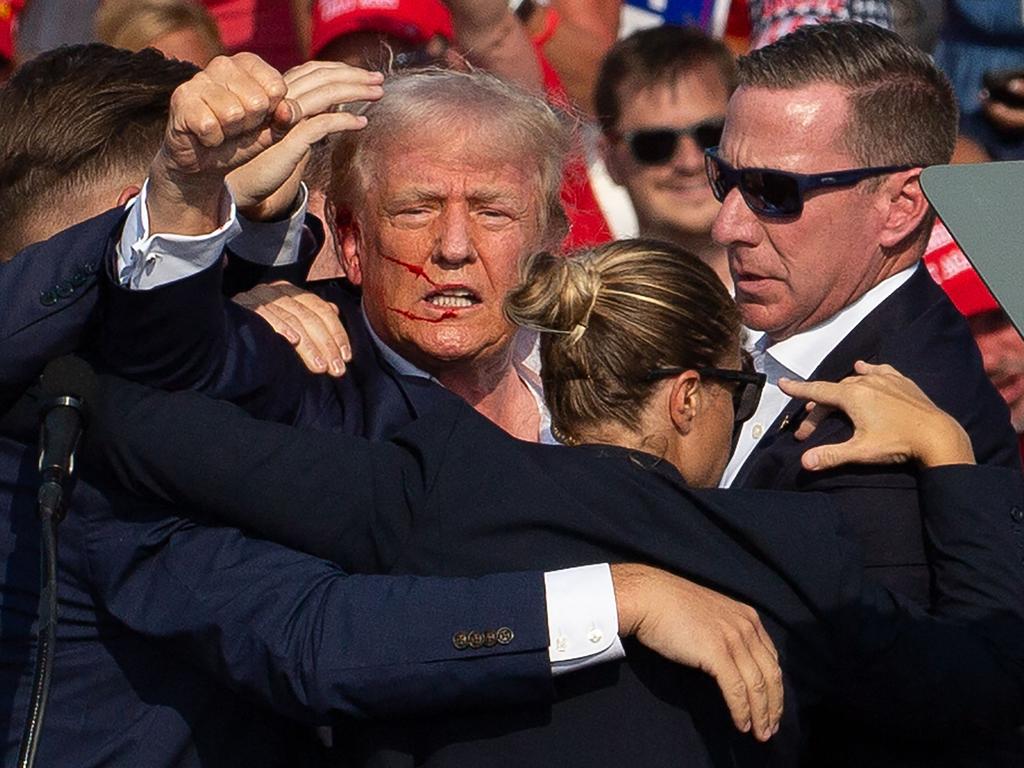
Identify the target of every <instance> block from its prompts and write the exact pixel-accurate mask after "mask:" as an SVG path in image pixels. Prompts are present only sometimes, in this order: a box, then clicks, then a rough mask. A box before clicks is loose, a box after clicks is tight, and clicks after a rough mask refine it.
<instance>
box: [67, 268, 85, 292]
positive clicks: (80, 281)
mask: <svg viewBox="0 0 1024 768" xmlns="http://www.w3.org/2000/svg"><path fill="white" fill-rule="evenodd" d="M88 279H89V275H87V274H86V273H85V272H82V271H81V270H78V271H77V272H75V274H73V275H72V276H71V285H72V286H74V287H75V288H81V287H82V286H83V285H85V283H86V281H87V280H88Z"/></svg>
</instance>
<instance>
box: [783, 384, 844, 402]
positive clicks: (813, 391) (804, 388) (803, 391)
mask: <svg viewBox="0 0 1024 768" xmlns="http://www.w3.org/2000/svg"><path fill="white" fill-rule="evenodd" d="M779 389H781V390H782V391H783V392H785V393H786V394H787V395H789V396H790V397H792V398H794V399H796V400H812V401H814V402H815V403H818V404H819V405H820V404H822V403H824V404H826V405H839V404H840V403H841V402H842V394H841V393H842V386H841V385H840V384H836V383H835V382H833V381H796V380H794V379H786V378H781V379H779Z"/></svg>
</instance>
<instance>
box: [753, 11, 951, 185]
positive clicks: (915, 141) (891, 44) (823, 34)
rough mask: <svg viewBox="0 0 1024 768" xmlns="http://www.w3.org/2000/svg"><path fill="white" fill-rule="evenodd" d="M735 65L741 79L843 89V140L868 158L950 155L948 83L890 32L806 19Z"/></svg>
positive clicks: (923, 159)
mask: <svg viewBox="0 0 1024 768" xmlns="http://www.w3.org/2000/svg"><path fill="white" fill-rule="evenodd" d="M738 69H739V84H740V86H741V87H750V88H767V89H779V90H791V89H796V88H803V87H805V86H808V85H813V84H815V83H831V84H834V85H838V86H840V87H842V88H844V89H846V91H847V92H848V94H849V95H848V100H849V106H850V120H849V123H848V125H847V126H846V130H845V132H844V136H843V141H844V143H845V145H846V148H847V150H848V151H849V152H850V154H851V155H852V156H853V157H855V158H856V159H857V160H858V161H859V162H861V163H863V164H864V165H865V166H872V165H922V166H923V165H938V164H942V163H948V162H949V160H950V158H951V157H952V156H953V146H954V144H955V143H956V134H957V107H956V99H955V97H954V95H953V88H952V86H950V84H949V80H947V79H946V77H945V75H943V74H942V72H940V71H939V69H938V68H937V67H936V66H935V64H934V63H933V62H932V60H931V58H930V57H929V56H928V55H927V54H925V53H924V52H922V51H921V50H919V49H918V48H916V47H915V46H913V45H911V44H910V43H908V42H906V41H905V40H903V38H901V37H900V36H899V35H897V34H896V33H895V32H890V31H889V30H886V29H883V28H881V27H877V26H874V25H872V24H863V23H859V22H846V21H844V22H833V23H829V24H821V25H811V26H803V27H800V28H799V29H797V30H796V31H794V32H792V33H790V34H789V35H786V36H785V37H783V38H781V39H780V40H778V41H777V42H775V43H773V44H772V45H769V46H766V47H765V48H761V49H759V50H756V51H753V52H752V53H749V54H747V55H746V56H741V57H740V59H739V62H738Z"/></svg>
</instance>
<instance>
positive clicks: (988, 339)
mask: <svg viewBox="0 0 1024 768" xmlns="http://www.w3.org/2000/svg"><path fill="white" fill-rule="evenodd" d="M924 263H925V266H927V267H928V271H929V272H930V273H931V276H932V279H933V280H935V282H936V283H938V284H939V285H940V286H941V287H942V289H943V290H944V291H945V292H946V295H947V296H949V298H950V300H952V302H953V304H955V305H956V308H957V309H958V310H960V313H961V314H962V315H963V316H964V317H966V318H967V322H968V324H969V325H970V326H971V333H972V334H973V335H974V340H975V341H976V342H977V343H978V349H979V350H981V357H982V360H983V361H984V363H985V372H986V373H987V374H988V376H989V378H990V379H992V383H993V384H995V386H996V389H998V390H999V394H1000V395H1002V396H1003V399H1004V400H1005V401H1006V404H1007V405H1008V406H1009V408H1010V419H1011V421H1012V422H1013V428H1014V430H1015V431H1016V432H1017V434H1018V436H1020V441H1021V442H1020V445H1021V455H1022V456H1024V339H1022V338H1021V336H1020V333H1018V332H1017V329H1016V328H1014V326H1013V323H1011V322H1010V318H1009V317H1008V316H1007V314H1006V312H1004V311H1003V308H1002V307H1001V306H1000V305H999V302H998V301H996V298H995V296H993V295H992V293H991V292H990V291H989V289H988V288H986V287H985V283H983V282H982V280H981V278H980V277H979V276H978V273H977V272H975V271H974V268H973V267H972V266H971V264H970V262H969V261H968V260H967V257H966V256H964V252H963V251H962V250H960V246H958V245H957V244H956V241H955V240H953V238H952V236H951V235H950V234H949V230H947V229H946V227H945V225H944V224H943V223H942V222H941V221H936V222H935V227H934V228H933V229H932V236H931V240H929V241H928V250H927V252H926V253H925V257H924Z"/></svg>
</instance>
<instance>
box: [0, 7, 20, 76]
mask: <svg viewBox="0 0 1024 768" xmlns="http://www.w3.org/2000/svg"><path fill="white" fill-rule="evenodd" d="M24 4H25V3H24V0H0V59H7V60H9V61H10V60H13V59H14V22H15V20H16V19H17V18H18V14H19V13H20V12H21V8H22V6H23V5H24Z"/></svg>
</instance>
